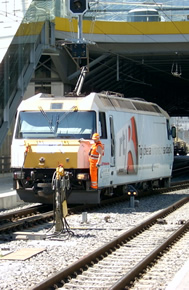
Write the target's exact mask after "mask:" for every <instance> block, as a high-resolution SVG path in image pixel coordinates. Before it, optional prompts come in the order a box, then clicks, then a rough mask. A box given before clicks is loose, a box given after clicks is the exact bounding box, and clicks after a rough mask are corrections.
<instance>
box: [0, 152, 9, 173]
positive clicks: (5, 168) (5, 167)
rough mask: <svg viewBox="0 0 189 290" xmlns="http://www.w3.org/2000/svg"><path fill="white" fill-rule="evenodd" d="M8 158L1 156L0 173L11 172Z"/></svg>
mask: <svg viewBox="0 0 189 290" xmlns="http://www.w3.org/2000/svg"><path fill="white" fill-rule="evenodd" d="M10 161H11V158H10V156H1V157H0V173H6V172H11V168H10V164H11V162H10Z"/></svg>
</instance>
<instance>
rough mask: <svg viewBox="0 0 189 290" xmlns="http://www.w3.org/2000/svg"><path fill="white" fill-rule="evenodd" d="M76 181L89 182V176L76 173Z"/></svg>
mask: <svg viewBox="0 0 189 290" xmlns="http://www.w3.org/2000/svg"><path fill="white" fill-rule="evenodd" d="M77 179H79V180H89V174H88V173H78V174H77Z"/></svg>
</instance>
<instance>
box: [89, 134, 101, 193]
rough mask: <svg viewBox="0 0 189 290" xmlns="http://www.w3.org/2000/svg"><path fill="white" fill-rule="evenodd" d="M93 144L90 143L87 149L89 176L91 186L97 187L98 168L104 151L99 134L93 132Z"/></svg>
mask: <svg viewBox="0 0 189 290" xmlns="http://www.w3.org/2000/svg"><path fill="white" fill-rule="evenodd" d="M92 140H94V144H92V146H91V149H90V151H89V163H90V177H91V188H92V189H97V188H98V168H99V167H100V165H101V160H102V155H103V153H104V150H103V144H102V143H101V141H100V135H99V134H98V133H94V134H93V136H92Z"/></svg>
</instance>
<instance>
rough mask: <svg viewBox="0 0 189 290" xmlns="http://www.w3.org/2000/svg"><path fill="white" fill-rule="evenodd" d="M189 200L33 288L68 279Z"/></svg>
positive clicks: (35, 289) (39, 289)
mask: <svg viewBox="0 0 189 290" xmlns="http://www.w3.org/2000/svg"><path fill="white" fill-rule="evenodd" d="M188 201H189V196H187V197H185V198H183V199H181V200H179V201H177V202H176V203H174V204H172V205H171V206H169V207H167V208H166V209H163V210H161V211H160V212H159V213H157V214H155V215H154V216H152V217H151V218H149V219H147V220H146V221H144V222H142V223H141V224H139V225H138V226H136V227H134V228H132V229H130V230H128V231H127V232H125V233H124V234H122V235H120V236H119V237H117V238H115V239H114V240H112V241H111V242H109V243H107V244H105V245H104V246H102V247H100V248H99V249H97V250H95V251H93V252H92V253H89V254H88V255H86V256H85V257H84V258H81V259H79V260H78V261H77V262H75V263H73V264H72V265H70V266H68V267H66V268H65V269H63V270H61V271H59V272H58V273H56V274H54V275H52V276H51V277H49V278H48V279H46V280H44V281H43V282H41V283H39V284H38V285H36V286H34V287H33V288H32V290H43V289H44V290H47V289H48V288H50V287H52V285H55V284H56V283H60V281H61V280H63V279H66V278H67V277H68V276H72V275H73V274H74V273H76V272H80V271H81V269H82V268H85V267H86V265H89V264H91V262H92V261H96V259H97V258H99V259H102V256H103V255H105V256H106V255H107V253H106V252H109V251H110V250H113V251H115V248H116V247H119V245H120V244H121V243H122V242H125V241H126V240H128V239H131V238H132V237H133V236H134V235H136V234H138V233H140V232H141V231H142V230H144V229H145V228H148V227H149V226H151V225H153V224H154V223H155V222H156V221H157V220H158V219H159V218H162V217H165V216H166V215H168V214H169V213H171V212H173V211H175V210H176V209H177V208H179V207H181V206H182V205H184V204H185V203H187V202H188Z"/></svg>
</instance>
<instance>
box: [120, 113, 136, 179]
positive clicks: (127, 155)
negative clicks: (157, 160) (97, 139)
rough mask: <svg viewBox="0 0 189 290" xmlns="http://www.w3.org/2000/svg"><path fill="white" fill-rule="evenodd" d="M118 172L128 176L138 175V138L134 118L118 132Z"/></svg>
mask: <svg viewBox="0 0 189 290" xmlns="http://www.w3.org/2000/svg"><path fill="white" fill-rule="evenodd" d="M117 140H118V142H119V146H118V154H117V157H118V163H117V165H118V170H119V171H120V172H121V171H123V172H126V173H127V174H137V171H138V136H137V127H136V121H135V118H134V117H131V119H130V120H129V121H128V122H127V123H126V125H125V126H124V127H123V128H122V129H121V130H120V131H119V132H118V134H117Z"/></svg>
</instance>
